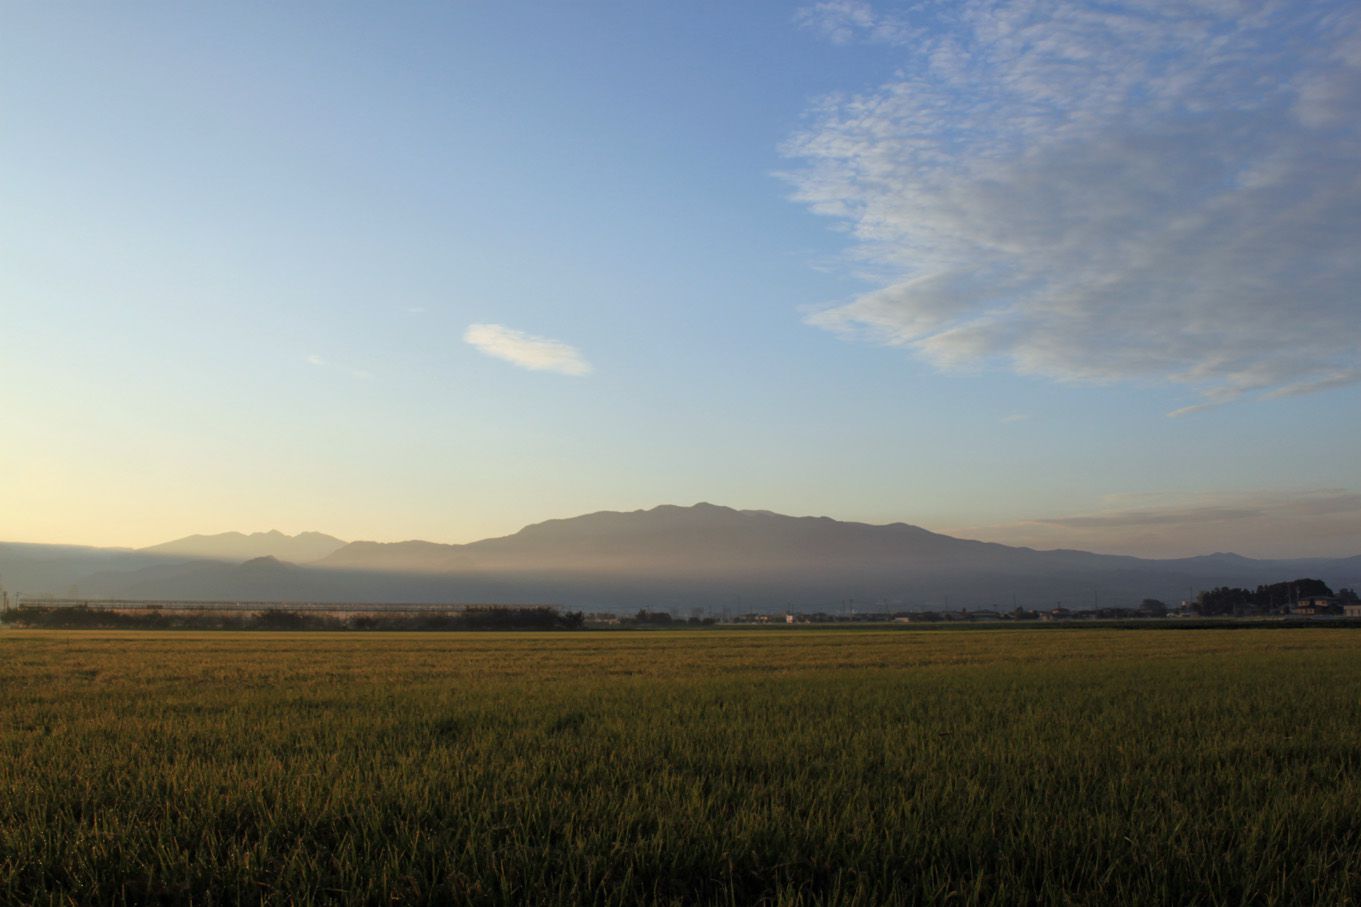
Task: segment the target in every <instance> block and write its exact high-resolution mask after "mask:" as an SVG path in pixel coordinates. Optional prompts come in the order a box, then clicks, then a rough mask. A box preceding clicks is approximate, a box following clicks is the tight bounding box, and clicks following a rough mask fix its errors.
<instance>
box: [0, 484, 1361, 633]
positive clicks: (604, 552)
mask: <svg viewBox="0 0 1361 907" xmlns="http://www.w3.org/2000/svg"><path fill="white" fill-rule="evenodd" d="M243 538H248V537H244V536H243ZM163 547H164V546H157V549H153V550H151V551H147V552H126V551H124V552H109V551H102V552H101V551H100V550H99V549H55V548H51V549H48V548H46V547H45V546H5V545H0V577H8V576H11V575H18V576H25V577H28V578H30V580H34V581H39V582H40V585H39V584H27V583H26V584H25V585H11V586H10V588H11V589H15V588H17V589H18V591H22V592H26V593H33V592H53V593H56V594H66V593H67V591H68V589H67V587H68V586H69V585H74V586H76V587H77V588H78V589H79V590H80V591H81V593H82V594H85V595H97V596H110V597H129V598H160V599H173V598H181V599H217V598H226V599H278V600H294V601H297V600H309V601H412V602H417V601H445V602H459V601H462V602H552V603H558V604H562V605H566V606H570V607H574V608H587V609H592V610H594V609H620V610H636V609H638V608H641V607H648V608H667V609H672V610H685V609H689V608H694V607H704V608H711V609H715V608H722V609H728V610H731V611H734V612H736V611H744V610H769V609H777V608H783V607H794V608H800V609H827V610H840V609H844V608H850V607H855V608H858V609H861V610H864V609H867V608H876V609H878V608H888V609H893V610H904V609H907V610H910V609H912V608H927V607H930V608H940V607H946V606H948V607H952V608H958V607H970V608H976V607H989V606H992V607H1004V608H1009V607H1011V605H1012V603H1013V602H1015V603H1016V604H1019V605H1023V606H1026V607H1053V606H1054V604H1055V603H1058V602H1062V603H1063V604H1065V605H1066V606H1068V607H1087V606H1090V605H1091V604H1093V603H1097V604H1101V605H1131V604H1137V603H1138V601H1139V600H1140V599H1142V598H1145V597H1152V598H1160V599H1163V600H1165V601H1169V602H1174V601H1179V600H1181V599H1183V598H1187V597H1188V596H1190V595H1191V594H1192V593H1193V592H1194V591H1196V590H1200V589H1205V588H1209V587H1212V586H1216V585H1240V586H1254V585H1257V584H1260V583H1267V582H1276V581H1281V580H1288V579H1295V578H1297V577H1301V576H1312V577H1318V578H1321V579H1323V580H1325V581H1326V582H1328V583H1329V584H1330V585H1332V586H1334V588H1336V587H1337V586H1340V585H1361V556H1359V557H1353V558H1340V559H1321V558H1317V559H1294V560H1255V559H1252V558H1245V557H1240V556H1238V555H1233V554H1212V555H1205V556H1201V557H1190V558H1179V559H1171V560H1149V559H1142V558H1135V557H1124V556H1118V555H1104V554H1092V553H1089V552H1085V551H1068V550H1056V551H1037V550H1034V549H1030V548H1014V547H1009V546H1006V545H999V544H994V543H990V542H980V541H972V540H968V539H958V538H953V537H951V536H947V535H941V534H939V533H934V532H930V531H928V530H925V529H922V528H920V527H917V526H910V525H907V524H904V523H893V524H890V525H885V526H874V525H868V524H865V523H852V522H841V521H837V520H832V519H828V518H826V517H790V516H782V515H780V514H775V513H770V512H767V511H752V510H733V509H731V508H728V507H719V506H715V505H712V504H697V505H695V506H693V507H676V506H670V505H667V506H661V507H655V508H653V509H651V510H639V511H633V512H629V513H617V512H609V511H606V512H601V513H592V514H587V515H584V516H579V517H573V518H570V519H560V520H549V521H547V522H543V523H537V524H534V525H531V526H527V527H525V528H524V529H522V530H520V531H519V532H517V533H515V534H513V535H508V536H505V537H502V538H493V539H486V540H483V541H479V542H473V543H470V544H466V545H442V544H437V543H434V542H425V541H410V542H396V543H387V544H384V543H377V542H352V543H350V544H348V545H344V546H343V547H340V548H338V549H336V550H335V551H334V552H332V553H330V554H329V555H327V556H325V557H324V558H322V559H321V560H319V561H317V562H316V563H312V564H308V565H298V564H291V563H280V562H279V561H277V560H273V559H266V560H251V561H248V562H246V563H240V564H227V563H221V562H213V561H207V560H203V559H195V560H190V559H188V558H186V557H182V556H181V557H178V558H174V557H170V556H168V555H167V554H166V552H165V551H164V550H160V549H163ZM31 549H45V550H44V551H34V550H31ZM73 551H74V552H76V554H74V555H73V554H72V552H73ZM44 558H46V560H44ZM63 563H66V564H69V568H70V569H67V570H65V571H63V570H62V569H61V565H62V564H63ZM35 564H37V567H35ZM39 568H40V569H39Z"/></svg>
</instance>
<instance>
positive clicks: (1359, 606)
mask: <svg viewBox="0 0 1361 907" xmlns="http://www.w3.org/2000/svg"><path fill="white" fill-rule="evenodd" d="M1342 613H1343V614H1345V615H1346V616H1347V617H1361V602H1347V603H1346V604H1345V605H1343V606H1342Z"/></svg>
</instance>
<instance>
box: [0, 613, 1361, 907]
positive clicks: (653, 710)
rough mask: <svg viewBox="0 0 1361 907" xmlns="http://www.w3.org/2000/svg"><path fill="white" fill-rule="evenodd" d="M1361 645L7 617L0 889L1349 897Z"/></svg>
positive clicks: (469, 895) (1355, 838)
mask: <svg viewBox="0 0 1361 907" xmlns="http://www.w3.org/2000/svg"><path fill="white" fill-rule="evenodd" d="M1359 900H1361V632H1356V631H1352V630H1343V629H1339V630H1323V629H1298V630H1294V629H1291V630H1243V629H1240V630H1196V631H1166V630H1161V631H1156V630H1112V629H1065V630H1057V631H1056V630H1048V631H1031V630H1017V629H1006V630H976V631H971V632H967V633H963V632H960V633H950V632H913V631H870V630H866V631H847V630H839V631H831V632H823V631H817V630H790V631H785V630H759V631H738V630H709V631H694V632H564V633H544V634H531V633H467V634H460V633H449V634H440V633H427V634H384V633H373V634H364V635H358V634H344V633H336V634H328V633H297V634H288V633H263V632H256V633H192V632H169V633H149V632H141V633H137V632H121V633H120V632H88V631H87V632H77V631H71V632H60V631H4V632H0V904H83V903H125V904H142V903H172V904H178V903H185V904H188V903H193V904H240V903H251V904H256V903H267V904H348V903H359V904H393V903H439V904H573V903H590V904H620V905H623V904H789V905H793V904H896V903H904V904H912V903H941V902H946V901H949V902H951V903H959V904H1030V903H1036V902H1042V903H1057V904H1108V903H1138V904H1148V903H1198V904H1211V905H1217V904H1226V905H1227V904H1242V903H1253V904H1299V903H1326V904H1347V903H1356V902H1358V901H1359Z"/></svg>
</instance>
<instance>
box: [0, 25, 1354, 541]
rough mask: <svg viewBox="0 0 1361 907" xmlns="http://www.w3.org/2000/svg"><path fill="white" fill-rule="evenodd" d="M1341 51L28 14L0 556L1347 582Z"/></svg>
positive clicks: (18, 109)
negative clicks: (712, 542) (529, 529)
mask: <svg viewBox="0 0 1361 907" xmlns="http://www.w3.org/2000/svg"><path fill="white" fill-rule="evenodd" d="M1359 36H1361V22H1358V16H1357V14H1356V13H1355V12H1354V11H1352V10H1351V9H1349V7H1348V5H1346V4H1342V3H1332V4H1329V3H1319V4H1292V5H1287V6H1285V7H1279V8H1277V7H1272V6H1268V5H1264V4H1263V5H1257V4H1250V3H1242V4H1239V3H1210V2H1205V3H1193V4H1187V5H1186V6H1185V7H1184V8H1182V9H1179V10H1178V11H1177V13H1176V14H1175V15H1174V14H1172V13H1169V12H1167V11H1166V10H1165V9H1163V8H1162V5H1160V4H1149V5H1144V4H1139V3H1131V4H1125V5H1109V4H1103V5H1101V6H1100V7H1097V6H1093V5H1087V4H1076V3H1060V2H1054V3H1034V4H1031V3H1006V4H999V3H981V2H978V3H969V4H962V5H961V4H938V5H936V4H911V5H883V6H871V5H869V4H866V3H860V2H852V0H844V2H843V0H838V2H828V3H817V4H812V5H809V6H805V7H798V6H797V5H788V4H783V3H779V4H776V3H769V4H757V3H752V4H719V3H713V4H610V5H605V4H597V5H589V6H588V5H584V4H582V5H577V4H572V5H568V4H514V3H496V4H491V3H451V4H428V5H417V4H411V5H404V6H402V7H400V8H383V9H378V8H376V7H373V6H371V5H358V4H354V5H349V4H333V5H328V6H326V7H322V6H320V5H303V6H297V7H294V8H284V7H283V6H282V5H279V4H245V3H243V4H231V5H220V6H219V7H218V8H207V7H200V8H189V7H185V6H182V5H180V6H176V5H171V4H128V5H124V6H120V7H118V8H114V7H110V6H105V7H91V6H77V5H74V4H30V5H17V4H16V5H12V6H10V7H9V8H8V9H7V11H6V27H5V29H4V30H3V32H2V33H0V115H3V117H4V123H5V128H4V129H3V130H0V210H3V211H4V212H5V216H4V217H2V218H0V248H3V249H4V250H5V251H4V255H3V256H2V257H0V312H2V313H3V322H2V323H0V343H3V352H2V353H0V382H3V383H2V384H0V403H3V407H4V410H3V411H4V412H5V413H6V415H7V416H8V418H7V420H6V422H7V427H8V429H9V430H8V432H7V433H6V434H7V436H8V439H7V442H6V443H4V444H3V445H0V451H2V452H0V497H3V498H4V499H6V500H8V501H9V502H10V503H9V504H8V506H6V507H4V508H2V509H0V537H3V538H6V539H10V540H25V541H49V542H70V543H92V544H126V545H143V544H151V543H154V542H157V541H161V540H164V539H166V538H170V537H175V536H179V535H184V534H188V533H190V532H211V531H221V530H226V529H242V530H248V529H264V528H280V529H284V530H286V531H298V530H303V529H319V530H323V531H328V532H332V533H335V534H337V535H341V536H343V537H346V538H375V539H380V540H390V539H400V538H411V537H422V538H429V539H434V540H440V541H466V540H471V539H474V538H478V537H483V536H486V535H493V534H503V533H506V532H510V531H513V530H515V529H517V528H518V527H519V526H521V525H524V524H525V523H528V522H533V521H537V520H540V519H545V518H549V517H555V516H568V515H572V514H576V513H580V512H586V511H592V510H598V509H633V508H638V507H650V506H653V505H655V504H658V503H690V502H694V501H698V500H711V501H714V502H717V503H724V504H730V505H732V506H738V507H751V508H763V509H770V510H777V511H782V512H789V513H800V514H803V513H817V514H827V515H830V516H834V517H839V518H844V519H862V520H867V521H871V522H888V521H893V520H903V521H907V522H912V523H917V524H919V525H924V526H926V527H928V528H932V529H937V530H941V531H949V532H955V533H958V534H963V535H970V536H974V537H982V538H989V539H996V540H999V541H1006V542H1013V543H1024V544H1034V545H1037V546H1043V547H1052V546H1065V547H1085V548H1094V549H1098V550H1109V551H1128V552H1131V553H1146V554H1164V555H1170V554H1183V553H1184V554H1193V553H1202V552H1206V551H1213V550H1221V549H1234V550H1239V551H1242V552H1243V553H1249V554H1272V553H1276V554H1352V553H1357V552H1361V482H1359V481H1358V467H1357V465H1356V464H1357V462H1358V461H1359V460H1361V458H1358V457H1357V456H1356V453H1355V451H1356V450H1357V449H1358V448H1361V428H1358V424H1357V422H1358V420H1357V416H1358V414H1361V405H1359V404H1361V387H1359V386H1358V384H1357V383H1356V379H1357V378H1358V377H1359V376H1361V361H1359V360H1361V356H1359V355H1358V344H1359V342H1361V312H1358V300H1357V290H1356V287H1357V286H1358V285H1361V284H1359V283H1358V278H1361V264H1358V259H1361V256H1357V255H1356V249H1357V248H1361V185H1358V181H1357V179H1356V174H1357V173H1358V172H1361V168H1358V164H1361V150H1359V149H1361V136H1359V135H1358V127H1357V124H1356V120H1355V116H1354V111H1355V110H1356V109H1357V102H1358V101H1361V37H1359Z"/></svg>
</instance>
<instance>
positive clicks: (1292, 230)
mask: <svg viewBox="0 0 1361 907" xmlns="http://www.w3.org/2000/svg"><path fill="white" fill-rule="evenodd" d="M800 21H802V22H803V23H804V24H806V25H808V26H809V27H810V28H813V29H816V30H817V31H819V32H821V33H822V34H824V35H826V36H827V37H828V38H830V39H831V40H833V41H837V42H849V41H856V40H864V41H875V42H879V43H887V44H892V45H895V46H899V47H901V48H902V49H901V51H900V53H901V58H900V68H899V70H898V72H897V73H896V74H895V75H894V76H893V78H892V79H891V80H890V81H888V82H886V83H885V84H883V85H882V86H880V87H879V88H878V89H876V90H873V91H870V92H867V93H865V94H861V95H855V96H834V97H829V98H826V99H824V100H823V101H822V102H820V103H819V104H818V105H817V106H816V108H815V109H814V110H813V111H812V112H811V113H812V123H813V124H812V126H811V127H810V128H808V129H807V130H805V131H803V132H802V133H800V134H798V135H797V136H795V137H794V138H793V139H792V140H791V141H790V142H789V143H788V144H787V146H786V148H785V149H784V150H785V152H786V154H787V155H788V156H789V157H790V158H791V159H793V160H795V161H797V162H798V164H797V168H796V169H794V170H793V171H791V172H789V173H787V174H785V176H786V177H787V178H788V180H789V181H790V183H791V185H792V186H793V189H794V197H795V199H797V200H798V201H800V202H802V203H804V204H806V205H807V206H808V207H809V208H810V209H811V210H812V211H814V212H816V213H819V214H822V215H826V216H829V217H832V218H835V219H836V220H838V221H840V222H842V223H843V224H845V225H846V226H847V227H848V229H849V233H850V235H851V237H852V242H853V246H852V248H851V249H850V255H851V256H852V258H853V259H854V261H855V263H856V267H857V269H859V270H861V271H863V270H864V269H866V268H868V269H870V270H871V272H873V273H877V274H878V275H879V278H878V280H879V286H878V288H877V289H874V290H872V291H870V292H867V293H864V294H863V295H861V296H859V297H858V298H856V299H853V300H852V301H850V302H847V303H844V304H840V305H836V306H833V307H830V308H828V309H826V310H824V311H821V312H818V313H815V314H814V315H812V316H810V317H809V319H808V320H809V322H810V323H812V324H814V325H817V326H819V327H822V328H825V329H828V330H832V331H835V332H837V333H839V334H841V335H842V336H845V337H849V338H854V339H858V340H867V341H870V342H876V343H883V344H888V345H893V346H899V347H902V348H904V349H906V350H908V351H910V352H912V353H913V354H915V355H917V356H920V357H922V358H924V359H926V360H928V361H930V362H932V363H934V364H936V365H937V366H939V367H942V368H946V369H951V368H964V367H989V366H991V367H1002V368H1009V369H1011V370H1014V371H1016V372H1018V373H1023V374H1036V375H1044V376H1048V377H1051V378H1055V379H1058V380H1070V381H1082V382H1107V381H1131V380H1132V381H1144V382H1170V383H1174V384H1181V385H1184V386H1186V387H1188V388H1190V389H1191V390H1192V391H1193V392H1194V393H1195V394H1196V396H1197V397H1198V398H1199V399H1198V400H1195V401H1189V402H1190V403H1191V405H1189V406H1187V407H1183V408H1182V409H1180V410H1178V411H1177V412H1178V414H1182V415H1185V414H1189V413H1191V412H1195V411H1199V410H1201V409H1204V408H1206V407H1208V406H1213V405H1221V404H1224V403H1228V402H1232V401H1234V400H1238V399H1241V398H1243V397H1245V396H1248V397H1259V396H1272V397H1286V396H1294V395H1298V394H1304V393H1313V392H1318V391H1323V390H1327V389H1330V388H1336V387H1341V386H1343V385H1346V384H1352V383H1355V382H1357V381H1361V352H1359V351H1361V311H1359V304H1358V297H1357V295H1356V287H1357V286H1358V285H1361V255H1357V254H1356V249H1357V248H1361V179H1358V178H1357V173H1358V172H1361V119H1358V118H1357V117H1356V116H1355V111H1356V110H1361V9H1357V8H1355V6H1354V5H1353V4H1349V3H1344V2H1341V0H1330V2H1320V3H1313V4H1291V3H1285V4H1282V3H1277V2H1271V0H1247V2H1243V3H1229V4H1225V3H1222V2H1218V0H1191V2H1188V3H1184V4H1176V5H1162V4H1145V3H1137V4H1135V3H1131V4H1125V5H1104V6H1100V7H1093V6H1092V5H1091V4H1088V3H1085V2H1077V0H1055V2H1052V3H1046V4H1030V3H1010V2H1007V3H1003V2H995V0H978V2H972V3H967V4H956V3H944V2H942V3H924V4H918V5H916V6H914V7H912V11H911V12H910V13H904V14H901V15H899V16H897V17H896V18H895V17H894V16H889V15H885V14H883V13H881V12H878V11H876V10H875V9H874V8H873V7H871V6H870V5H869V4H867V3H865V2H861V0H830V2H821V3H817V4H815V5H813V6H811V7H808V8H807V9H805V10H804V11H803V12H802V13H801V14H800Z"/></svg>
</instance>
